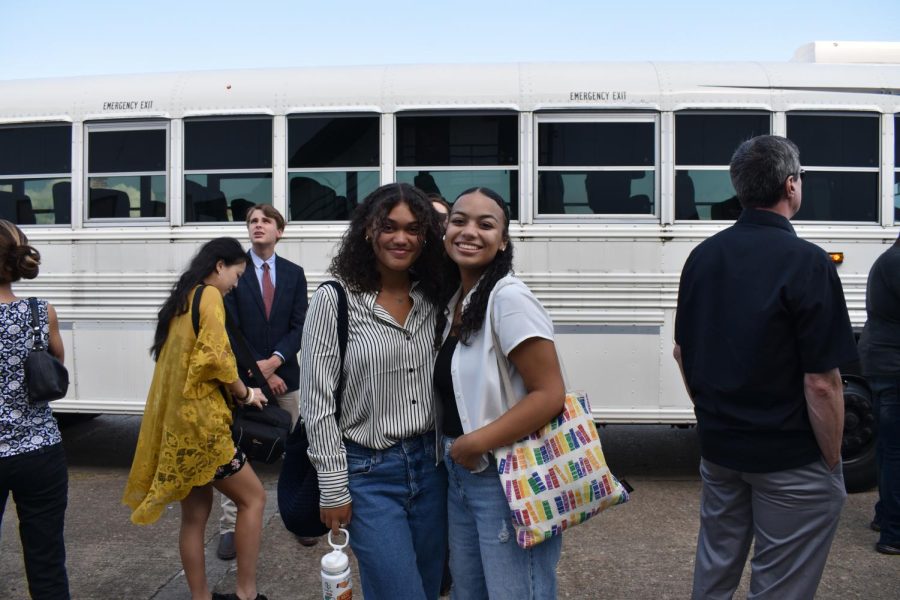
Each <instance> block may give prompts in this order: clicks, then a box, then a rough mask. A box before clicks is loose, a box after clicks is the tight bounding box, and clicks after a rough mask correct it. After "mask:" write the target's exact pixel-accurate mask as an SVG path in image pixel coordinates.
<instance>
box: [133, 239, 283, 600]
mask: <svg viewBox="0 0 900 600" xmlns="http://www.w3.org/2000/svg"><path fill="white" fill-rule="evenodd" d="M246 264H247V254H246V252H244V249H243V248H242V247H241V244H240V242H238V241H237V240H236V239H234V238H217V239H214V240H211V241H209V242H207V243H206V244H204V245H203V246H202V247H201V248H200V250H199V251H198V252H197V254H196V255H195V256H194V258H193V259H192V260H191V263H190V265H189V266H188V268H187V270H186V271H185V272H184V273H183V274H182V275H181V277H180V278H179V279H178V281H177V282H176V283H175V285H174V286H173V287H172V291H171V293H170V294H169V297H168V299H167V300H166V301H165V302H164V303H163V305H162V308H161V309H160V311H159V321H158V323H157V326H156V335H155V337H154V340H153V346H152V347H151V349H150V354H151V355H152V356H153V358H154V360H155V361H156V368H155V369H154V371H153V382H152V383H151V384H150V392H149V393H148V395H147V404H146V406H145V408H144V418H143V420H142V421H141V432H140V436H139V437H138V443H137V449H136V451H135V455H134V462H133V463H132V465H131V473H130V474H129V476H128V483H127V484H126V486H125V494H124V497H123V502H124V503H125V504H127V505H128V506H130V507H131V508H132V510H133V512H132V514H131V520H132V522H134V523H136V524H139V525H146V524H150V523H153V522H155V521H156V520H157V519H158V518H159V517H160V515H161V514H162V512H163V511H164V510H165V508H166V505H167V504H169V503H171V502H174V501H176V500H178V501H180V503H181V532H180V534H179V540H178V546H179V550H180V552H181V563H182V565H183V566H184V574H185V578H186V579H187V582H188V587H189V588H190V591H191V597H192V598H193V599H194V600H200V599H203V600H209V598H210V592H209V586H208V584H207V580H206V561H205V556H204V532H205V530H206V521H207V519H208V518H209V512H210V509H211V507H212V488H214V487H215V488H216V489H217V490H219V491H220V492H222V493H223V494H225V495H226V496H228V497H229V498H230V499H231V500H233V501H234V502H235V504H237V508H238V513H237V525H236V527H235V546H236V547H237V568H238V569H237V592H236V593H235V594H228V595H223V594H213V595H212V597H213V599H214V600H215V599H216V598H221V599H240V600H253V599H254V598H257V599H262V600H265V597H264V596H263V595H262V594H257V592H256V559H257V555H258V554H259V540H260V535H261V533H262V516H263V508H265V503H266V497H265V491H264V490H263V487H262V484H261V483H260V481H259V479H258V478H257V476H256V473H255V472H254V471H253V468H252V467H251V466H250V463H249V462H247V460H246V457H245V455H244V453H243V452H241V450H240V449H237V448H235V445H234V442H233V441H232V439H231V431H230V425H231V411H230V409H229V406H228V403H229V402H230V401H234V402H236V403H238V404H243V405H252V406H255V407H257V408H262V405H263V404H265V402H266V399H265V397H264V396H263V394H262V393H261V392H260V391H259V390H258V389H256V388H248V387H247V386H245V385H244V384H243V383H242V382H241V379H240V378H239V377H238V371H237V364H236V361H235V358H234V354H233V353H232V351H231V344H230V343H229V341H228V334H227V332H226V330H225V305H224V303H223V297H224V296H225V295H226V294H227V293H228V292H230V291H231V290H232V289H234V288H235V287H237V284H238V280H239V279H240V277H241V275H242V274H243V272H244V268H245V266H246ZM198 293H199V294H201V296H200V305H199V307H200V315H199V320H200V328H199V332H198V333H196V334H195V333H194V325H193V321H192V317H191V310H192V308H191V307H192V303H193V299H194V295H195V294H198ZM226 390H227V392H226Z"/></svg>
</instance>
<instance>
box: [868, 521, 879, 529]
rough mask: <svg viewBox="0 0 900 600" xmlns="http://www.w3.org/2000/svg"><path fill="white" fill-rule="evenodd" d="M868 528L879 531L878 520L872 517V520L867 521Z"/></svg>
mask: <svg viewBox="0 0 900 600" xmlns="http://www.w3.org/2000/svg"><path fill="white" fill-rule="evenodd" d="M869 529H871V530H872V531H881V523H879V522H878V519H872V522H871V523H869Z"/></svg>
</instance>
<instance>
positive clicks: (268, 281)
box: [262, 262, 275, 319]
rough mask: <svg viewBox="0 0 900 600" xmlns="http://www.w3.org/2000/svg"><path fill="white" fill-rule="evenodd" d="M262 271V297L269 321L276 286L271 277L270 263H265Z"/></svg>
mask: <svg viewBox="0 0 900 600" xmlns="http://www.w3.org/2000/svg"><path fill="white" fill-rule="evenodd" d="M262 269H263V276H262V297H263V305H265V307H266V319H268V318H269V314H271V312H272V302H273V301H274V300H275V286H274V285H272V278H271V277H270V276H269V263H267V262H264V263H263V265H262Z"/></svg>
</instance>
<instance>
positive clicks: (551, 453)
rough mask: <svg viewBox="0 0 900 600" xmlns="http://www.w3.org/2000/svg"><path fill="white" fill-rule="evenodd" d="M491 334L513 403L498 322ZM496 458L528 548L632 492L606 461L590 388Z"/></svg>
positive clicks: (571, 395) (499, 450) (519, 539)
mask: <svg viewBox="0 0 900 600" xmlns="http://www.w3.org/2000/svg"><path fill="white" fill-rule="evenodd" d="M488 314H490V310H489V311H488ZM491 332H492V333H493V336H494V354H495V355H496V356H497V368H498V369H499V370H500V381H501V383H502V386H503V393H504V395H505V397H506V398H507V401H508V403H509V404H510V405H512V404H513V403H514V402H509V400H510V399H512V398H515V396H514V392H513V386H512V382H511V381H510V378H509V370H508V366H507V364H506V363H507V359H506V357H505V356H504V355H503V352H502V351H501V350H500V343H499V340H498V339H497V332H496V331H495V330H494V328H493V324H492V325H491ZM560 367H562V359H560ZM494 458H495V459H496V461H497V471H498V473H499V474H500V482H501V484H502V485H503V490H504V492H505V493H506V500H507V502H508V503H509V509H510V512H511V513H512V520H513V525H514V526H515V529H516V542H517V543H518V544H519V546H521V547H522V548H531V547H532V546H535V545H537V544H540V543H541V542H543V541H544V540H546V539H548V538H550V537H551V536H554V535H559V534H561V533H562V532H563V531H565V530H566V529H568V528H569V527H574V526H575V525H578V524H579V523H584V522H585V521H587V520H588V519H590V518H591V517H593V516H594V515H596V514H598V513H600V512H602V511H604V510H606V509H607V508H609V507H610V506H615V505H617V504H623V503H625V502H627V501H628V492H627V491H626V489H625V487H624V486H623V485H622V484H621V483H620V482H619V480H618V479H616V478H615V477H614V476H613V474H612V473H611V472H610V470H609V467H608V466H607V464H606V458H605V457H604V456H603V448H602V447H601V445H600V436H599V434H598V433H597V427H596V425H594V419H593V417H592V415H591V406H590V403H589V402H588V397H587V394H586V393H584V392H567V393H566V402H565V405H564V407H563V410H562V412H561V413H559V415H557V416H556V417H555V418H553V419H552V420H551V421H550V422H549V423H547V424H546V425H544V426H543V427H541V428H540V429H538V430H537V431H535V432H534V433H532V434H531V435H529V436H527V437H525V438H523V439H521V440H519V441H518V442H515V443H513V444H511V445H509V446H504V447H502V448H497V449H495V450H494Z"/></svg>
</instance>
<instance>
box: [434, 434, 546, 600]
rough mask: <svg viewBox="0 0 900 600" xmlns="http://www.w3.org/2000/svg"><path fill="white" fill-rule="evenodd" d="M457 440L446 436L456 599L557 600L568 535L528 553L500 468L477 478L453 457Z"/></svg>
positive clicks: (490, 468)
mask: <svg viewBox="0 0 900 600" xmlns="http://www.w3.org/2000/svg"><path fill="white" fill-rule="evenodd" d="M453 441H454V438H450V437H444V439H443V448H444V464H446V465H447V483H448V485H447V488H448V489H447V514H448V518H449V525H450V531H449V534H450V573H451V574H452V575H453V587H452V588H451V590H450V597H451V598H452V599H453V600H478V599H480V598H484V599H487V598H490V599H491V600H505V599H508V600H542V599H545V598H546V599H555V598H556V565H557V563H558V562H559V556H560V553H561V552H562V536H558V535H557V536H553V537H552V538H550V539H549V540H546V541H544V542H541V543H540V544H538V545H537V546H534V547H533V548H529V549H528V550H523V549H522V548H520V547H519V545H518V544H517V543H516V533H515V529H514V528H513V524H512V515H510V512H509V504H507V502H506V495H505V494H504V493H503V488H502V487H501V485H500V475H499V474H498V473H497V463H495V462H494V459H493V457H491V460H490V463H489V464H488V466H487V468H486V469H485V470H484V471H482V472H480V473H472V472H471V471H469V470H468V469H466V468H465V467H462V466H460V465H458V464H456V463H455V462H453V459H452V458H450V452H449V450H450V446H451V445H452V444H453Z"/></svg>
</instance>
